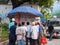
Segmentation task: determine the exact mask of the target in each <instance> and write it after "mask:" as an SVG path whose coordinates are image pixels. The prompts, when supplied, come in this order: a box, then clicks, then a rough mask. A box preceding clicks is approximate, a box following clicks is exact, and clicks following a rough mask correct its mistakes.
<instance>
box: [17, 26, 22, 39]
mask: <svg viewBox="0 0 60 45" xmlns="http://www.w3.org/2000/svg"><path fill="white" fill-rule="evenodd" d="M18 34H19V35H18ZM16 35H17V40H22V30H21V27H17V29H16Z"/></svg>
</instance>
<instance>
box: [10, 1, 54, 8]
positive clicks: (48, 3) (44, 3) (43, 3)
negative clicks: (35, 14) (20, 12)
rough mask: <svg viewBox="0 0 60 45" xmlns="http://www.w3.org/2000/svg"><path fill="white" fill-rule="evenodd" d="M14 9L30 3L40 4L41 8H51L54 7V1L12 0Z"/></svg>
mask: <svg viewBox="0 0 60 45" xmlns="http://www.w3.org/2000/svg"><path fill="white" fill-rule="evenodd" d="M11 1H12V5H13V8H16V7H18V6H20V5H21V4H23V3H25V2H29V3H30V4H38V5H39V6H40V7H42V6H43V7H47V8H49V7H51V6H52V5H53V2H54V0H11Z"/></svg>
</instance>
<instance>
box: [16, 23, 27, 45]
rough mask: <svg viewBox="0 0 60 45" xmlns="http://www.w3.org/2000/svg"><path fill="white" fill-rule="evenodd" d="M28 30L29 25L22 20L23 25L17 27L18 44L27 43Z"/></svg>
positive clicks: (23, 44)
mask: <svg viewBox="0 0 60 45" xmlns="http://www.w3.org/2000/svg"><path fill="white" fill-rule="evenodd" d="M26 32H27V27H26V26H25V22H22V26H20V27H18V28H17V29H16V35H17V41H18V42H17V43H18V45H25V41H26V40H25V36H26Z"/></svg>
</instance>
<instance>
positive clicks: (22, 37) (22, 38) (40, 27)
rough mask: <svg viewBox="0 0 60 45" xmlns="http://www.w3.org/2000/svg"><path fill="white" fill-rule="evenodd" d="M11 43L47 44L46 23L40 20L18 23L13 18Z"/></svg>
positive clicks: (24, 44)
mask: <svg viewBox="0 0 60 45" xmlns="http://www.w3.org/2000/svg"><path fill="white" fill-rule="evenodd" d="M9 30H10V33H9V45H15V43H16V41H17V44H18V45H29V44H30V45H42V44H43V45H45V44H47V40H46V38H45V32H46V31H45V30H46V29H45V24H42V23H40V22H32V23H31V24H30V23H29V22H26V23H25V22H22V23H21V24H18V26H17V23H16V22H15V20H14V19H12V21H11V23H9Z"/></svg>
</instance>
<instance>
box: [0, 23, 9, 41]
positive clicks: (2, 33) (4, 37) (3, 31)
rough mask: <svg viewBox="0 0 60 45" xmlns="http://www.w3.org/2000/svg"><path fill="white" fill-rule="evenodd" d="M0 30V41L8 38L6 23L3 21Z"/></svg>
mask: <svg viewBox="0 0 60 45" xmlns="http://www.w3.org/2000/svg"><path fill="white" fill-rule="evenodd" d="M0 30H1V31H2V32H1V36H0V38H1V40H0V41H5V40H7V39H8V36H9V33H8V32H9V30H8V24H6V23H4V24H0Z"/></svg>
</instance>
